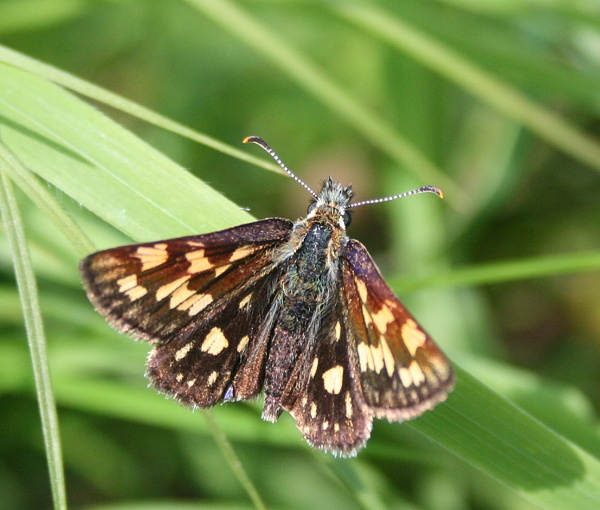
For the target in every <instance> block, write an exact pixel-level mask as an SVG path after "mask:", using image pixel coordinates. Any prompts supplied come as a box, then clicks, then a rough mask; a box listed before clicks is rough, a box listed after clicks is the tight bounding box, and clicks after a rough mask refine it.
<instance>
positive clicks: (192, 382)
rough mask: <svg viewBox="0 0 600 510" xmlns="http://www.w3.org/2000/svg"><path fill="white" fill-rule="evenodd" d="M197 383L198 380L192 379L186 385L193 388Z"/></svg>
mask: <svg viewBox="0 0 600 510" xmlns="http://www.w3.org/2000/svg"><path fill="white" fill-rule="evenodd" d="M195 382H196V378H194V379H190V380H189V381H188V382H187V383H186V384H187V385H188V388H191V387H192V386H193V385H194V383H195Z"/></svg>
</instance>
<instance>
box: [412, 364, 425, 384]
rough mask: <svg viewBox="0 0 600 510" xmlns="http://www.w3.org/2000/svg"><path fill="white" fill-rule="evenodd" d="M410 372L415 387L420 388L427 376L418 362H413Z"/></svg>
mask: <svg viewBox="0 0 600 510" xmlns="http://www.w3.org/2000/svg"><path fill="white" fill-rule="evenodd" d="M408 371H409V372H410V375H411V377H412V381H413V384H414V385H415V386H420V385H421V384H422V383H423V381H425V374H424V373H423V370H422V369H421V367H420V366H419V364H418V363H417V362H416V361H413V362H412V363H411V364H410V365H408Z"/></svg>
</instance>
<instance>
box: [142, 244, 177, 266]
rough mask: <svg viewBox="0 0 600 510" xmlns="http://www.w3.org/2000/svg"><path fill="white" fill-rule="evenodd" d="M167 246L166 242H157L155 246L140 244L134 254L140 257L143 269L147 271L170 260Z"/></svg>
mask: <svg viewBox="0 0 600 510" xmlns="http://www.w3.org/2000/svg"><path fill="white" fill-rule="evenodd" d="M166 248H167V245H166V244H165V243H157V244H155V245H154V246H140V247H139V248H138V249H137V250H136V251H135V254H134V255H133V256H134V257H136V258H138V259H140V262H141V263H142V271H147V270H148V269H152V268H154V267H158V266H160V265H161V264H164V263H165V262H166V261H167V260H168V258H169V254H168V252H167V250H166Z"/></svg>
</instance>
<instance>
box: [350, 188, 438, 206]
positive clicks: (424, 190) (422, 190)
mask: <svg viewBox="0 0 600 510" xmlns="http://www.w3.org/2000/svg"><path fill="white" fill-rule="evenodd" d="M419 193H435V194H436V195H437V196H438V197H440V198H444V194H443V193H442V190H441V189H439V188H436V187H435V186H423V187H422V188H418V189H413V190H411V191H406V192H404V193H400V194H399V195H393V196H391V197H385V198H376V199H374V200H363V201H362V202H356V203H355V204H350V205H349V206H347V207H346V209H350V208H352V207H358V206H359V205H366V204H379V203H381V202H389V201H390V200H396V199H397V198H403V197H408V196H410V195H418V194H419Z"/></svg>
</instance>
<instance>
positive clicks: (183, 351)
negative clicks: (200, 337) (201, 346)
mask: <svg viewBox="0 0 600 510" xmlns="http://www.w3.org/2000/svg"><path fill="white" fill-rule="evenodd" d="M192 347H194V342H188V343H187V344H185V345H184V346H183V347H181V348H180V349H179V350H178V351H177V352H176V353H175V360H176V361H180V360H182V359H183V358H185V357H186V356H187V355H188V353H189V352H190V350H191V349H192Z"/></svg>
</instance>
